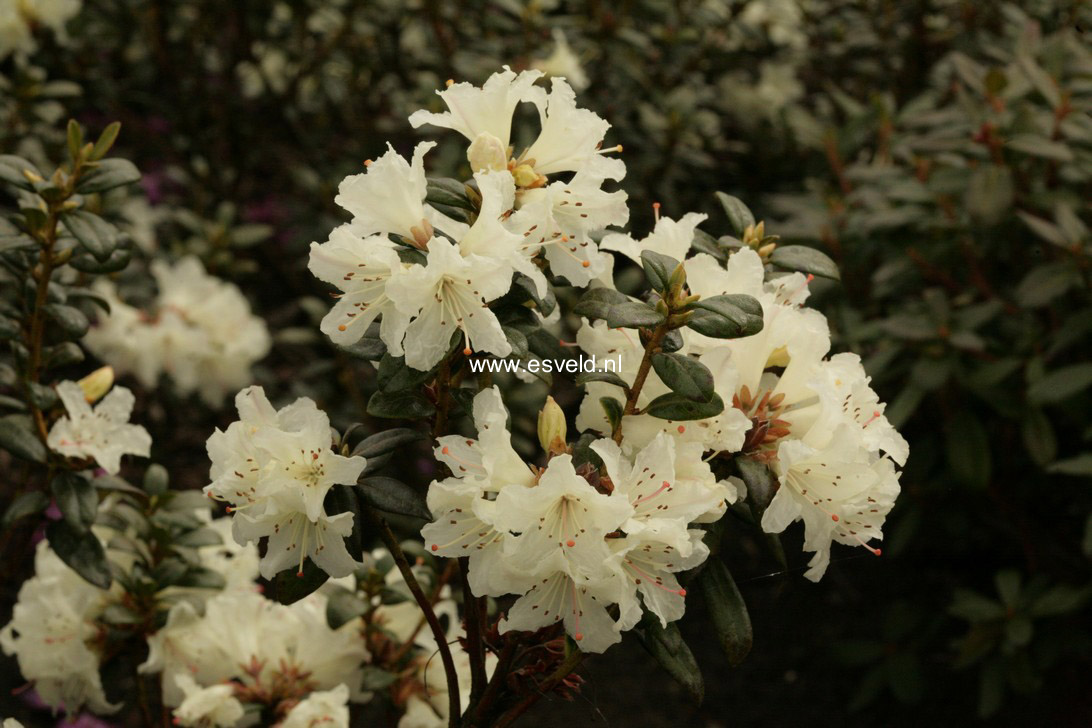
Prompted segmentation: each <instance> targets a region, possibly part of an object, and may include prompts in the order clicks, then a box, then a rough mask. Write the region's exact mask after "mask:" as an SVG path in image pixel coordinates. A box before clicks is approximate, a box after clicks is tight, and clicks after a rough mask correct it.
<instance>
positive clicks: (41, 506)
mask: <svg viewBox="0 0 1092 728" xmlns="http://www.w3.org/2000/svg"><path fill="white" fill-rule="evenodd" d="M49 503H50V499H49V496H48V495H46V494H45V493H43V492H42V491H40V490H33V491H30V492H28V493H20V494H19V495H17V496H15V500H13V501H12V502H11V505H9V506H8V509H7V510H6V511H4V517H3V519H0V526H3V527H4V528H8V527H9V526H11V524H13V523H15V522H16V521H18V520H19V519H20V518H26V517H27V516H33V515H35V514H38V513H41V512H42V511H44V510H45V509H46V508H49Z"/></svg>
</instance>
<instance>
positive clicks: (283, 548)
mask: <svg viewBox="0 0 1092 728" xmlns="http://www.w3.org/2000/svg"><path fill="white" fill-rule="evenodd" d="M235 403H236V407H237V409H238V412H239V418H240V419H239V420H238V421H236V422H233V423H232V424H231V425H229V426H228V428H227V430H225V431H220V430H217V431H216V432H214V433H213V434H212V436H211V437H209V440H208V452H209V458H210V459H211V461H212V467H211V469H210V471H209V477H210V479H211V481H212V482H211V483H210V484H209V485H208V486H206V487H205V492H206V493H207V494H209V495H210V496H211V497H213V498H215V499H217V500H220V501H225V502H227V503H229V504H230V506H229V511H231V512H232V513H233V514H234V515H233V518H234V534H235V538H236V540H237V541H238V542H239V543H246V542H249V541H256V540H258V539H260V538H263V537H268V538H269V544H268V548H267V549H266V553H265V556H263V557H262V560H261V573H262V576H264V577H266V578H271V577H272V576H273V575H274V574H276V573H277V572H279V571H282V570H284V569H286V568H288V567H290V566H292V565H295V566H296V567H297V571H298V572H299V573H301V574H302V573H303V562H304V560H305V559H308V558H310V559H311V560H312V561H314V562H315V564H316V565H317V566H319V567H320V568H322V569H323V570H325V571H326V572H328V573H329V574H330V575H331V576H345V575H346V574H349V573H350V572H351V571H352V570H353V568H354V566H355V563H356V562H354V561H353V558H352V557H351V556H350V555H349V553H348V550H347V549H346V547H345V542H344V537H345V536H347V535H349V534H350V533H351V532H352V528H353V515H352V514H351V513H338V514H336V515H330V514H327V513H326V512H325V510H324V509H323V500H324V499H325V497H326V494H327V493H328V492H329V491H330V489H331V488H332V487H334V486H335V485H350V484H355V483H356V481H357V478H358V477H359V476H360V473H361V471H362V470H363V469H364V466H365V464H366V462H365V460H364V458H362V457H345V456H343V455H338V454H337V453H335V452H334V451H333V450H332V449H331V448H330V445H331V443H330V420H329V418H328V417H327V416H326V414H325V413H324V412H322V411H321V410H319V409H318V407H317V406H316V405H315V403H314V401H312V400H310V399H308V398H306V397H301V398H300V399H298V400H296V401H295V402H293V403H292V404H290V405H288V406H286V407H283V408H282V409H280V410H276V409H274V408H273V405H272V404H271V403H270V402H269V399H268V398H267V397H266V396H265V391H264V390H263V389H262V388H261V387H249V388H247V389H244V390H243V391H242V392H240V393H239V394H238V396H237V397H236V398H235Z"/></svg>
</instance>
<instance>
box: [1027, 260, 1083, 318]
mask: <svg viewBox="0 0 1092 728" xmlns="http://www.w3.org/2000/svg"><path fill="white" fill-rule="evenodd" d="M1081 282H1082V279H1081V274H1080V271H1078V270H1077V268H1076V267H1075V266H1074V265H1073V264H1072V263H1070V262H1068V261H1056V262H1053V263H1045V264H1043V265H1039V266H1036V267H1035V268H1032V269H1031V271H1030V272H1028V274H1027V275H1026V276H1024V278H1023V280H1021V281H1020V285H1018V286H1017V287H1016V300H1017V301H1019V303H1020V305H1021V306H1026V307H1028V308H1038V307H1039V306H1045V305H1047V304H1049V303H1050V302H1051V301H1053V300H1054V299H1055V298H1057V297H1058V296H1061V295H1063V294H1064V293H1065V292H1066V291H1068V290H1069V289H1071V288H1078V287H1080V285H1081Z"/></svg>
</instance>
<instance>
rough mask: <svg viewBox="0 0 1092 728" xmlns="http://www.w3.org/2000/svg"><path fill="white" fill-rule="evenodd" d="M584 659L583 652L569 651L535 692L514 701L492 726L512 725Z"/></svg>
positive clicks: (499, 727)
mask: <svg viewBox="0 0 1092 728" xmlns="http://www.w3.org/2000/svg"><path fill="white" fill-rule="evenodd" d="M583 659H584V653H583V652H581V651H580V650H576V649H574V650H573V651H572V652H570V653H569V656H568V657H566V658H565V661H564V662H562V663H561V664H560V665H559V666H558V668H557V669H556V670H554V672H553V674H551V675H550V677H548V678H546V679H545V680H543V681H542V682H541V683H539V685H538V689H537V690H535V692H533V693H531V694H529V695H527V696H526V697H525V698H524V699H523V700H521V701H519V702H518V703H516V705H515V706H514V707H512V708H510V709H509V710H508V711H507V712H506V713H505V714H504V715H502V716H501V717H500V718H498V719H497V722H496V723H494V724H493V728H506V726H510V725H512V723H514V722H515V721H516V719H517V718H519V717H520V716H521V715H523V714H524V713H526V712H527V710H528V709H529V708H530V707H531V706H532V705H534V704H535V703H537V702H538V700H539V698H541V697H542V696H543V695H546V694H548V693H549V692H550V691H551V690H553V689H554V688H555V687H557V685H558V683H560V682H561V681H562V680H564V679H565V678H567V677H568V676H569V674H570V673H572V671H573V670H575V669H576V668H577V667H578V666H579V665H580V661H581V660H583Z"/></svg>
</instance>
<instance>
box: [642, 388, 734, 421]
mask: <svg viewBox="0 0 1092 728" xmlns="http://www.w3.org/2000/svg"><path fill="white" fill-rule="evenodd" d="M723 411H724V402H723V401H722V400H721V398H720V395H718V394H715V393H714V394H713V395H712V396H711V397H709V398H708V399H705V400H701V401H695V400H693V399H691V398H689V397H684V396H683V395H681V394H679V393H678V392H669V393H667V394H661V395H660V396H659V397H657V398H656V399H654V400H652V401H651V402H649V403H648V407H645V409H644V413H645V414H648V415H652V416H653V417H659V418H660V419H661V420H684V421H685V420H704V419H705V418H707V417H716V416H717V415H719V414H720V413H721V412H723Z"/></svg>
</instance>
